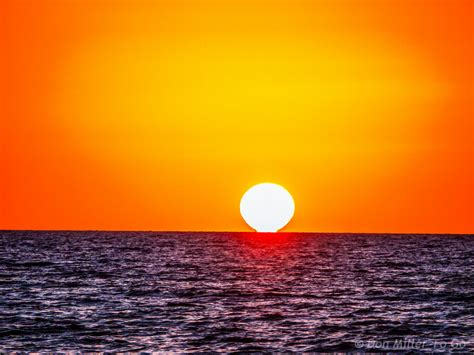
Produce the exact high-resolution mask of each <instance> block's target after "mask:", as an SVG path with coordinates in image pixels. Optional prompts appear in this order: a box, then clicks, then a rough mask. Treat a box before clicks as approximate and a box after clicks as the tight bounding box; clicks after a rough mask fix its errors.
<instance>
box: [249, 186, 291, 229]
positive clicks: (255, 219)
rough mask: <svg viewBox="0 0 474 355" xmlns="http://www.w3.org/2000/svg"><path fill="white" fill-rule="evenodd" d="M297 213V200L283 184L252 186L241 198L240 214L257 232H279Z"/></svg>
mask: <svg viewBox="0 0 474 355" xmlns="http://www.w3.org/2000/svg"><path fill="white" fill-rule="evenodd" d="M294 213H295V202H294V201H293V197H292V196H291V194H290V193H289V192H288V191H287V190H286V189H285V188H284V187H282V186H280V185H277V184H273V183H262V184H258V185H255V186H252V187H251V188H250V189H249V190H247V192H246V193H245V194H244V195H243V196H242V199H241V200H240V214H241V215H242V218H243V219H244V220H245V222H246V223H247V224H248V225H249V226H250V227H252V228H253V229H255V230H256V231H257V232H277V231H278V230H279V229H281V228H283V227H284V226H286V225H287V224H288V222H289V221H290V220H291V219H292V218H293V215H294Z"/></svg>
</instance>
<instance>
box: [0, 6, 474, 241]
mask: <svg viewBox="0 0 474 355" xmlns="http://www.w3.org/2000/svg"><path fill="white" fill-rule="evenodd" d="M473 4H474V2H473V1H470V0H463V1H461V0H438V1H435V0H406V1H404V0H384V1H382V0H359V1H355V0H338V1H335V0H327V1H298V0H286V1H260V0H252V1H250V0H248V1H244V0H242V1H234V0H231V1H192V0H189V1H185V0H177V1H171V0H170V1H136V0H128V1H124V0H122V1H120V0H117V1H115V0H114V1H112V0H110V1H105V0H95V1H92V0H90V1H89V0H83V1H77V0H64V1H59V0H58V1H51V0H42V1H37V0H3V1H1V3H0V52H1V56H0V63H1V66H0V68H1V69H0V70H1V81H0V85H1V86H0V90H1V99H0V163H1V165H0V166H1V174H0V228H1V229H114V230H115V229H127V230H130V229H132V230H249V228H248V227H247V226H246V225H245V223H244V222H243V220H242V219H241V217H240V214H239V202H240V198H241V196H242V195H243V193H244V192H245V191H246V190H247V189H248V188H249V187H250V186H252V185H253V184H256V183H259V182H265V181H269V182H275V183H279V184H281V185H283V186H285V187H286V188H287V189H288V190H289V191H290V192H291V193H292V195H293V197H294V199H295V203H296V213H295V218H294V219H293V221H292V222H291V223H290V224H289V225H288V226H287V228H286V229H285V230H287V231H322V232H330V231H336V232H337V231H348V232H427V233H445V232H450V233H474V205H473V201H474V186H473V181H474V168H473V167H474V133H473V132H474V124H473V118H474V115H473V113H474V112H473V111H474V104H473V103H474V93H473V92H474V85H473V82H474V71H473V64H472V63H473V62H474V58H473V57H474V56H473V52H474V40H473V32H474V29H473V23H474V18H473V17H474V16H473V14H474V8H473Z"/></svg>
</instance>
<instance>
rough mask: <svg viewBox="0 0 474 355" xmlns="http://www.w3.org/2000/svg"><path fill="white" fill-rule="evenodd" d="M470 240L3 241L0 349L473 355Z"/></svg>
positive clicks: (162, 236)
mask: <svg viewBox="0 0 474 355" xmlns="http://www.w3.org/2000/svg"><path fill="white" fill-rule="evenodd" d="M473 261H474V237H473V236H468V235H394V234H392V235H389V234H310V233H278V234H255V233H204V232H200V233H175V232H166V233H163V232H79V231H78V232H64V231H54V232H50V231H0V351H2V352H5V351H29V352H32V351H44V352H46V351H81V352H86V351H94V352H98V351H104V352H105V351H107V352H116V351H120V352H125V351H130V352H153V351H171V352H215V351H224V352H231V351H241V352H252V351H253V352H258V351H268V352H270V351H298V352H300V351H317V352H318V351H390V350H396V351H406V352H409V351H426V352H432V351H434V352H438V351H439V352H446V351H453V352H466V351H471V352H473V351H474V272H473V271H474V266H473V265H474V262H473Z"/></svg>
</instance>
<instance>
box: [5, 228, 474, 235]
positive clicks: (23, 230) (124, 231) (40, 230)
mask: <svg viewBox="0 0 474 355" xmlns="http://www.w3.org/2000/svg"><path fill="white" fill-rule="evenodd" d="M2 232H105V233H116V232H120V233H122V232H123V233H126V232H139V233H247V234H320V235H334V234H363V235H375V234H384V235H387V234H388V235H463V236H474V233H452V232H447V233H439V232H437V233H425V232H414V233H410V232H317V231H312V232H308V231H300V232H298V231H282V232H266V233H265V232H256V231H211V230H153V229H150V230H145V229H143V230H142V229H137V230H133V229H123V230H119V229H0V233H2Z"/></svg>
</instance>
